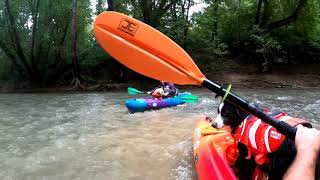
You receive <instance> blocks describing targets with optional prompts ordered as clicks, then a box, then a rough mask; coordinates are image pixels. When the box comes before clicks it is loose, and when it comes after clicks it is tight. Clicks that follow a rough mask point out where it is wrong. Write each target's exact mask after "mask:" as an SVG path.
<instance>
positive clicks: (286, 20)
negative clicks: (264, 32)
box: [268, 0, 307, 31]
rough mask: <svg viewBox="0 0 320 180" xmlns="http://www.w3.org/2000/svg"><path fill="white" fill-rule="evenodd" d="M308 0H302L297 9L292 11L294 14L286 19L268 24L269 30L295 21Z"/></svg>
mask: <svg viewBox="0 0 320 180" xmlns="http://www.w3.org/2000/svg"><path fill="white" fill-rule="evenodd" d="M306 3H307V0H300V1H299V4H298V6H297V7H296V9H295V10H294V11H293V12H292V14H291V15H290V16H288V17H286V18H284V19H281V20H279V21H275V22H272V23H270V24H269V26H268V30H269V31H271V30H273V29H276V28H279V27H282V26H285V25H287V24H289V23H291V22H294V21H296V20H297V18H298V16H299V13H300V11H301V10H302V8H303V7H304V6H305V5H306Z"/></svg>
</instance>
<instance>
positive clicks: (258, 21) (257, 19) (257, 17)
mask: <svg viewBox="0 0 320 180" xmlns="http://www.w3.org/2000/svg"><path fill="white" fill-rule="evenodd" d="M261 7H262V0H259V2H258V7H257V11H256V18H255V21H254V24H255V25H258V24H260V12H261Z"/></svg>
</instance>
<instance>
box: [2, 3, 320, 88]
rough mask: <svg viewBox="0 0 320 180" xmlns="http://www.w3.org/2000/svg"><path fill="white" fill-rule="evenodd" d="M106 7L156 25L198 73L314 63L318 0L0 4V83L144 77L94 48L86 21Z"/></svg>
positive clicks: (79, 84)
mask: <svg viewBox="0 0 320 180" xmlns="http://www.w3.org/2000/svg"><path fill="white" fill-rule="evenodd" d="M199 4H200V5H204V8H203V9H201V10H200V11H197V12H194V11H193V9H195V7H196V6H199ZM107 10H113V11H118V12H122V13H125V14H128V15H131V16H132V17H135V18H137V19H140V20H141V21H143V22H145V23H147V24H149V25H151V26H153V27H155V28H157V29H158V30H160V31H161V32H163V33H164V34H166V35H167V36H169V37H170V38H172V39H173V40H174V41H175V42H176V43H178V44H179V45H180V46H181V47H183V48H184V49H185V50H186V51H187V52H188V53H189V54H190V55H191V56H192V57H193V58H194V60H195V61H196V63H197V64H198V65H199V67H200V69H201V70H202V71H204V72H205V73H210V72H212V71H216V70H218V69H220V70H221V69H222V70H226V69H228V68H232V67H233V68H239V67H242V68H246V66H254V67H257V70H258V71H259V72H260V73H268V72H270V71H272V69H274V68H277V67H283V66H285V67H286V68H287V69H288V68H289V69H290V68H292V67H299V66H301V65H305V64H309V65H311V66H312V65H313V64H320V1H318V0H198V1H196V0H116V1H115V0H55V1H50V0H3V1H1V2H0V84H13V85H14V86H15V87H16V88H26V87H46V86H69V87H70V88H71V89H72V88H76V89H85V87H84V86H88V85H90V86H91V85H95V84H101V83H126V82H128V81H131V80H137V79H138V80H141V79H143V77H141V76H139V75H137V74H136V73H134V72H132V71H130V70H128V69H127V68H125V67H123V66H122V65H120V64H118V63H117V62H116V61H113V60H111V59H112V58H111V57H110V56H108V54H107V53H105V52H104V51H103V50H102V48H101V47H100V46H99V45H98V44H97V42H96V40H95V37H94V33H93V27H92V26H93V21H94V18H95V16H96V15H98V14H100V13H101V12H103V11H107ZM226 59H228V60H226ZM230 59H232V60H231V63H230V61H229V60H230ZM222 62H228V63H222ZM235 64H236V66H235ZM318 72H320V69H319V71H318Z"/></svg>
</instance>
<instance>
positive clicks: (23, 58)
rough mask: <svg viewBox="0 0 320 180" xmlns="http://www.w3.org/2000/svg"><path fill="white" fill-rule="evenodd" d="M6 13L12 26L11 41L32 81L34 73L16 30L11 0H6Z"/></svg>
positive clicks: (10, 28) (10, 27) (10, 29)
mask: <svg viewBox="0 0 320 180" xmlns="http://www.w3.org/2000/svg"><path fill="white" fill-rule="evenodd" d="M5 13H6V14H7V15H8V20H9V24H10V25H9V31H10V36H11V40H12V42H13V44H14V46H15V51H16V53H17V55H18V57H19V58H20V60H21V62H22V64H23V66H24V68H25V70H26V72H27V75H28V76H29V79H30V80H32V79H33V73H32V70H31V67H30V65H29V64H28V61H27V59H26V56H25V55H24V51H23V49H22V47H21V44H20V38H19V36H18V33H17V30H16V24H15V21H14V17H13V15H12V13H11V7H10V2H9V0H5Z"/></svg>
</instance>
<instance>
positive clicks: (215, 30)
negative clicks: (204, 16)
mask: <svg viewBox="0 0 320 180" xmlns="http://www.w3.org/2000/svg"><path fill="white" fill-rule="evenodd" d="M213 5H214V7H213V13H214V14H213V29H212V33H211V42H212V43H214V44H213V45H214V47H217V42H216V39H217V35H218V5H219V4H218V0H214V4H213Z"/></svg>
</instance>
